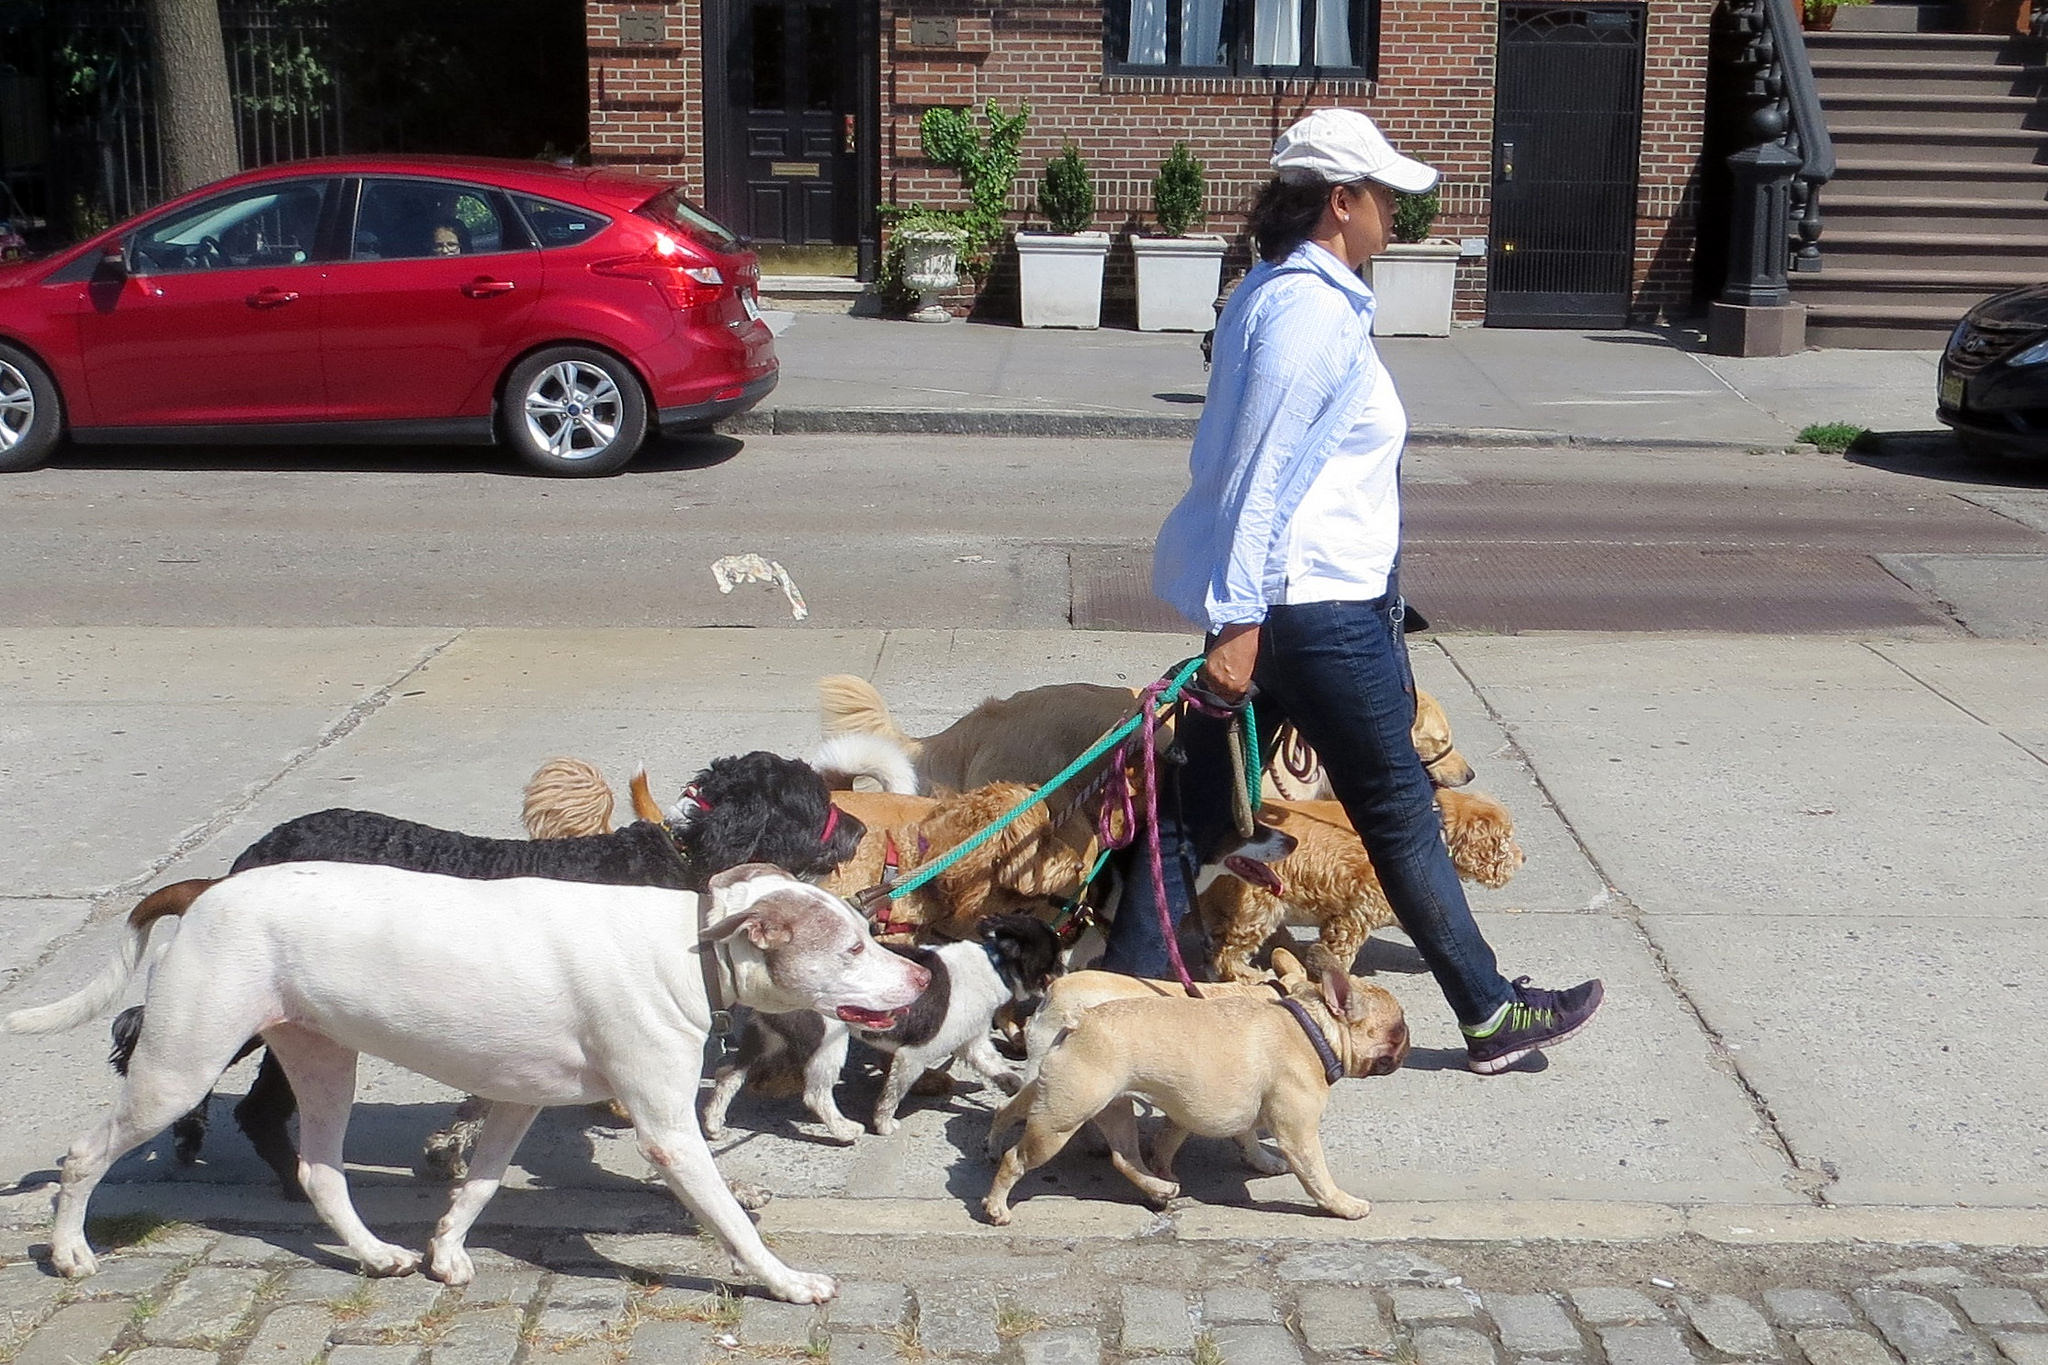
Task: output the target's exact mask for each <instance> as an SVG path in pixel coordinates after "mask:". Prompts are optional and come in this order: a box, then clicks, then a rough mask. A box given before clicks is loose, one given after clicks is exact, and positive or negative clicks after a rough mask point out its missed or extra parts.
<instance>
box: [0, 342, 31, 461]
mask: <svg viewBox="0 0 2048 1365" xmlns="http://www.w3.org/2000/svg"><path fill="white" fill-rule="evenodd" d="M35 425H36V391H35V389H34V388H33V387H32V386H31V385H30V384H29V382H28V376H27V375H25V374H23V373H22V372H21V371H20V370H18V369H16V368H15V367H14V366H12V365H10V364H8V363H7V362H6V361H5V360H0V455H6V454H8V453H9V452H11V451H13V450H14V449H15V447H17V446H19V445H20V444H21V443H22V442H23V441H26V440H27V439H28V438H29V434H30V433H31V432H33V431H34V430H35Z"/></svg>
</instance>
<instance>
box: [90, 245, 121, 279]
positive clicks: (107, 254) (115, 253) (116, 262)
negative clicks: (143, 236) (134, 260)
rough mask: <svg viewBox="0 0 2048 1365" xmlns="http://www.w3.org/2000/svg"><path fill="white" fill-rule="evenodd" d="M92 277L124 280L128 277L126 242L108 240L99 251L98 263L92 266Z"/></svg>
mask: <svg viewBox="0 0 2048 1365" xmlns="http://www.w3.org/2000/svg"><path fill="white" fill-rule="evenodd" d="M92 273H93V278H94V279H100V280H125V279H127V278H128V273H129V272H128V244H127V243H125V242H109V243H108V244H107V245H106V246H105V247H104V248H102V249H101V251H100V259H99V264H98V265H96V266H94V267H93V272H92Z"/></svg>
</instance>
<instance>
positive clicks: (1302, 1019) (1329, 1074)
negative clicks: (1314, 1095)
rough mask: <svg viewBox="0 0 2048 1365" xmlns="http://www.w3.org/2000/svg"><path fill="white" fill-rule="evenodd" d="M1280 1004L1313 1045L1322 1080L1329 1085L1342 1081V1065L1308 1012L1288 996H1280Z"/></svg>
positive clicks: (1298, 1002) (1297, 1001)
mask: <svg viewBox="0 0 2048 1365" xmlns="http://www.w3.org/2000/svg"><path fill="white" fill-rule="evenodd" d="M1280 1003H1281V1005H1282V1006H1283V1007H1285V1009H1286V1010H1287V1012H1288V1013H1289V1014H1291V1015H1293V1016H1294V1022H1295V1023H1297V1024H1300V1025H1301V1031H1302V1032H1303V1033H1306V1034H1307V1035H1308V1040H1309V1041H1310V1042H1311V1043H1313V1044H1315V1049H1316V1056H1317V1057H1319V1058H1321V1059H1322V1063H1323V1079H1324V1080H1326V1081H1328V1082H1329V1083H1330V1084H1331V1085H1335V1084H1336V1083H1337V1082H1339V1081H1341V1080H1343V1079H1344V1063H1342V1062H1340V1061H1338V1060H1337V1053H1336V1051H1335V1050H1334V1049H1333V1048H1331V1046H1330V1040H1329V1039H1328V1038H1326V1037H1324V1036H1323V1031H1322V1029H1321V1028H1319V1027H1317V1025H1316V1021H1315V1020H1313V1019H1311V1018H1309V1017H1308V1011H1307V1010H1305V1009H1303V1008H1302V1005H1301V1002H1300V1001H1299V1000H1296V999H1295V998H1294V997H1293V996H1291V995H1289V996H1282V997H1281V998H1280Z"/></svg>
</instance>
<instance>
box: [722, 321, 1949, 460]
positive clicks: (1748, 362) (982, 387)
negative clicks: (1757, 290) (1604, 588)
mask: <svg viewBox="0 0 2048 1365" xmlns="http://www.w3.org/2000/svg"><path fill="white" fill-rule="evenodd" d="M770 319H771V323H772V324H773V325H775V326H776V327H777V328H778V329H779V330H778V333H777V336H776V348H777V351H778V353H779V354H780V356H781V358H782V367H783V368H782V381H781V383H780V385H779V386H778V387H777V389H776V391H775V392H774V393H773V394H772V395H770V396H769V398H768V400H767V402H766V403H764V404H763V405H762V407H761V408H759V409H757V410H756V411H755V412H754V413H752V414H749V415H748V416H747V417H744V418H742V419H740V420H739V422H738V423H737V424H735V425H734V426H733V427H732V429H733V430H735V431H753V432H763V431H777V432H807V431H937V432H957V433H961V434H1012V435H1047V436H1055V435H1065V436H1083V435H1098V436H1102V435H1130V436H1159V437H1185V436H1187V435H1191V434H1192V432H1193V429H1194V423H1195V421H1196V420H1197V419H1198V418H1199V417H1200V415H1201V400H1202V395H1203V392H1204V391H1205V389H1206V387H1207V384H1208V376H1207V373H1206V371H1205V370H1204V369H1203V366H1202V356H1201V350H1200V347H1199V345H1198V341H1199V338H1198V337H1196V336H1194V335H1191V334H1188V333H1157V332H1132V331H1121V330H1116V329H1103V330H1100V331H1089V332H1077V331H1051V330H1031V331H1027V330H1025V329H1023V328H1020V327H1011V326H1006V325H1000V324H992V323H978V322H965V321H958V320H956V321H953V322H949V323H943V324H923V323H914V322H902V321H895V320H887V319H880V318H870V317H853V316H849V315H845V314H837V313H808V312H806V313H775V314H771V315H770ZM1379 346H1380V351H1381V354H1382V355H1383V356H1384V357H1385V358H1386V361H1387V364H1388V366H1389V368H1390V369H1392V371H1393V373H1394V377H1395V379H1396V381H1397V382H1398V384H1399V385H1400V389H1401V395H1402V398H1403V399H1404V400H1405V402H1406V403H1407V405H1408V414H1409V420H1410V421H1411V422H1412V423H1413V426H1414V436H1413V441H1414V443H1416V444H1418V445H1428V444H1452V445H1473V444H1489V445H1502V444H1508V445H1556V444H1586V445H1610V444H1613V445H1634V446H1643V445H1678V446H1735V447H1742V448H1749V447H1769V446H1782V445H1785V444H1787V443H1789V442H1791V441H1792V440H1793V439H1794V438H1795V437H1796V436H1797V435H1798V433H1799V431H1800V430H1801V429H1802V428H1804V427H1806V426H1808V425H1810V424H1812V423H1816V422H1849V423H1852V424H1854V425H1857V426H1862V427H1868V428H1871V429H1872V430H1878V431H1919V430H1936V429H1939V428H1938V426H1937V423H1936V422H1935V420H1934V386H1935V362H1936V360H1937V359H1938V356H1937V355H1936V353H1935V352H1932V351H1807V352H1805V353H1803V354H1800V355H1795V356H1785V357H1778V358H1766V359H1733V358H1729V357H1724V356H1709V355H1706V354H1705V353H1704V352H1703V351H1702V350H1701V347H1700V341H1699V338H1698V337H1697V336H1696V335H1693V334H1690V333H1686V332H1684V331H1681V330H1677V329H1659V330H1655V331H1652V330H1636V331H1625V332H1556V331H1513V330H1504V329H1495V328H1483V327H1461V328H1458V329H1456V330H1454V331H1453V332H1452V333H1451V335H1450V336H1448V337H1442V338H1434V337H1429V338H1425V337H1394V338H1385V339H1382V340H1381V342H1380V343H1379Z"/></svg>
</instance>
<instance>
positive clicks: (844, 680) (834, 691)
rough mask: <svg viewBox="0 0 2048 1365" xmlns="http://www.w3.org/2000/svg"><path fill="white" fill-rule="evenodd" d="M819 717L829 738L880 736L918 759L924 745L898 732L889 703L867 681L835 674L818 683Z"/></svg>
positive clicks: (914, 737)
mask: <svg viewBox="0 0 2048 1365" xmlns="http://www.w3.org/2000/svg"><path fill="white" fill-rule="evenodd" d="M818 716H819V719H820V721H821V722H822V723H823V725H824V729H825V733H826V734H827V735H828V736H830V735H845V734H856V735H880V736H882V737H883V738H884V739H892V740H894V741H896V743H897V744H898V745H900V746H901V747H902V749H903V751H904V752H905V753H907V754H909V755H910V756H911V758H913V759H915V758H916V757H917V756H918V754H919V753H920V752H921V751H922V750H923V749H924V741H923V740H921V739H919V738H918V737H917V736H915V735H908V734H905V733H904V732H903V731H901V730H899V729H897V728H896V718H895V717H894V716H892V715H890V714H889V703H887V702H885V701H883V700H882V694H881V693H880V692H878V691H876V690H875V685H874V684H873V683H871V682H869V681H868V680H867V679H866V678H861V677H856V676H855V675H854V674H851V673H833V674H830V675H828V676H826V677H823V678H820V679H818Z"/></svg>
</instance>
